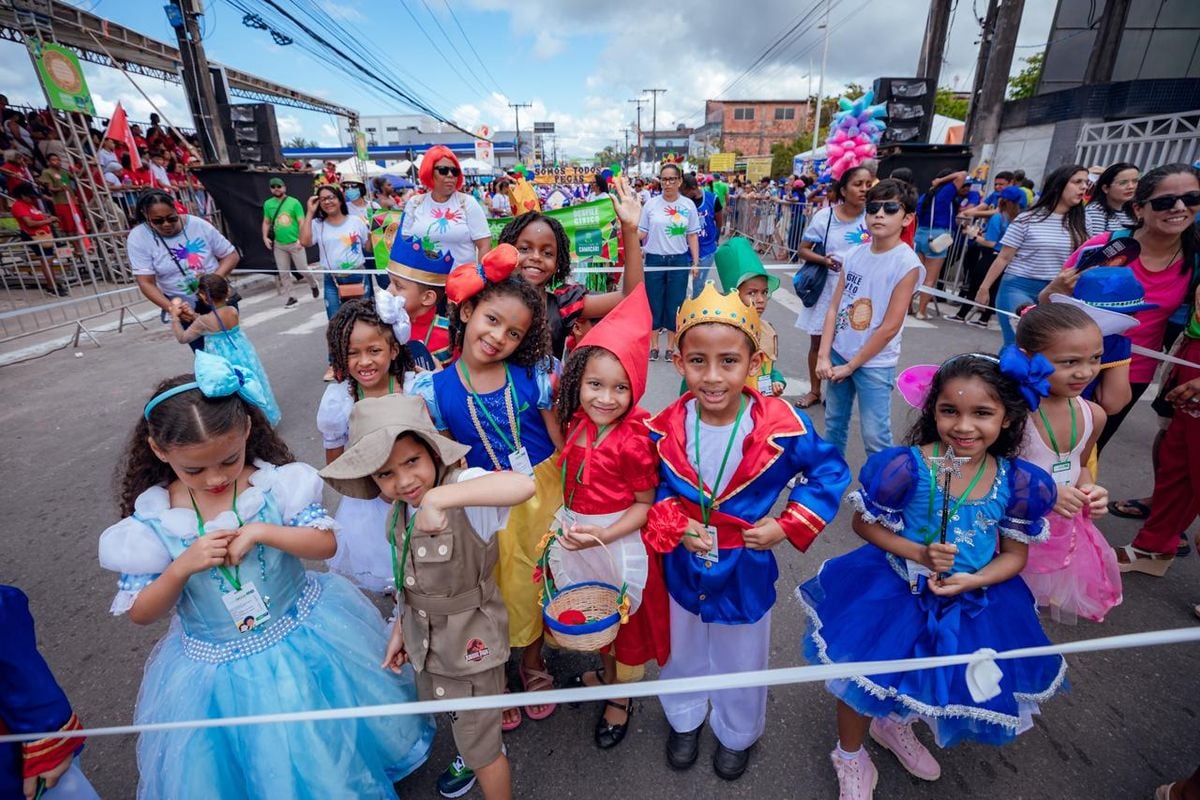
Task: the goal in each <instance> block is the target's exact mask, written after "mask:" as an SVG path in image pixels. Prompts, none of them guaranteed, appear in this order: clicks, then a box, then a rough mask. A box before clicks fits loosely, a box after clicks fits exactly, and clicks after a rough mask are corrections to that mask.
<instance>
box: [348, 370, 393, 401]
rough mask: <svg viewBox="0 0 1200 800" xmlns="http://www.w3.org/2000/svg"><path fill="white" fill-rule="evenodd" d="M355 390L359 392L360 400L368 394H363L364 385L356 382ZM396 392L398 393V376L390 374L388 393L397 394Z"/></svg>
mask: <svg viewBox="0 0 1200 800" xmlns="http://www.w3.org/2000/svg"><path fill="white" fill-rule="evenodd" d="M354 391H356V392H358V399H359V400H362V399H363V398H365V397H366V395H365V394H363V390H362V387H361V386H359V385H358V384H357V383H356V384H354ZM395 393H396V376H394V375H388V394H395Z"/></svg>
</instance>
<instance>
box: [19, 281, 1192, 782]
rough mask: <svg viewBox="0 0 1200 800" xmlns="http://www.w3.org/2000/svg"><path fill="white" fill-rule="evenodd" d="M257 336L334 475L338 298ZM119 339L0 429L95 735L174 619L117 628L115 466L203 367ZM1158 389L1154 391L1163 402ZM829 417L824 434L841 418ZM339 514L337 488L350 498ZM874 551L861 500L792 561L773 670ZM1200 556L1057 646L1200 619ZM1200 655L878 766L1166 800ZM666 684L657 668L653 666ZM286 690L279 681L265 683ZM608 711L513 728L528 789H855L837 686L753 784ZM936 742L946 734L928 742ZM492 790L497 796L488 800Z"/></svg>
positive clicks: (30, 590)
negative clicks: (839, 724)
mask: <svg viewBox="0 0 1200 800" xmlns="http://www.w3.org/2000/svg"><path fill="white" fill-rule="evenodd" d="M796 304H797V301H796V300H795V298H794V296H780V297H778V298H777V301H775V302H772V304H771V307H770V308H769V309H768V312H767V318H768V319H769V320H770V321H771V322H772V323H773V324H774V325H775V327H776V329H777V330H778V331H779V334H780V344H781V357H780V359H779V364H780V369H781V370H782V371H783V372H784V373H785V374H786V375H788V376H789V378H790V380H789V391H788V394H789V395H793V396H796V395H800V394H802V393H803V392H804V391H805V390H806V389H807V382H806V381H801V380H798V379H797V378H796V376H800V375H803V374H804V367H803V358H804V353H805V352H806V350H807V347H808V338H807V337H806V336H805V335H803V334H802V333H800V332H799V331H796V330H795V329H794V328H793V325H792V322H793V320H794V318H795V313H794V307H795V306H796ZM243 311H244V318H243V319H244V324H245V326H246V331H247V333H248V335H249V336H250V338H251V339H252V340H253V342H254V343H255V346H256V347H257V349H258V352H259V354H260V356H261V357H262V360H263V362H264V363H265V365H266V368H267V370H268V373H269V375H270V378H271V382H272V384H273V386H274V389H275V393H276V396H277V398H278V400H279V402H280V405H281V406H282V408H283V421H282V422H281V424H280V427H279V430H280V433H281V434H282V435H283V437H284V438H285V439H286V440H287V442H288V443H289V444H290V445H291V447H292V449H293V450H294V451H295V452H296V453H297V455H298V456H299V457H300V458H301V459H303V460H305V461H308V462H309V463H312V464H314V465H319V464H321V463H322V448H321V440H320V436H319V434H318V433H317V430H316V427H315V424H314V416H315V412H316V408H317V403H318V401H319V399H320V397H321V393H322V391H323V390H324V384H322V382H321V373H322V372H323V371H324V369H325V356H324V347H325V340H324V329H325V315H324V310H323V307H322V305H321V303H320V301H314V300H311V299H308V298H305V299H304V300H303V301H302V302H301V303H300V305H299V306H298V307H296V308H295V309H292V310H284V308H283V302H282V299H281V298H278V297H277V296H276V295H275V294H274V293H273V292H270V291H267V292H260V293H258V294H252V295H251V296H249V297H247V298H246V300H245V303H244V305H243ZM101 342H102V343H103V346H102V347H100V348H96V347H93V346H91V345H87V344H85V345H83V346H82V347H81V348H80V349H79V350H78V351H77V352H78V353H81V354H82V355H81V356H78V357H77V356H76V355H75V352H76V351H73V350H72V349H71V348H67V349H65V350H60V351H58V352H54V353H51V354H50V355H47V356H44V357H42V358H37V359H33V360H30V361H26V362H24V363H20V364H14V365H10V366H5V367H3V368H0V397H2V398H3V401H2V402H0V420H2V426H3V427H2V430H3V431H4V432H5V434H4V435H5V439H6V442H5V448H4V449H5V452H6V453H7V456H6V457H5V458H4V460H3V466H2V467H0V469H2V470H3V472H2V475H3V479H2V480H0V498H2V505H0V507H2V508H3V510H4V533H3V536H2V537H0V581H3V582H4V583H8V584H14V585H16V586H19V587H21V588H22V589H23V590H24V591H25V592H26V593H27V594H28V595H29V597H30V600H31V607H32V610H33V613H34V616H35V618H36V620H37V624H38V641H39V645H40V647H41V649H42V652H43V654H44V655H45V657H46V659H47V660H48V661H49V663H50V665H51V667H52V668H53V669H54V671H55V673H56V675H57V677H58V679H59V681H60V682H61V684H62V685H63V687H64V688H65V689H66V691H67V693H68V694H69V696H70V698H71V701H72V703H73V704H74V707H75V709H76V710H77V711H78V713H79V715H80V717H81V718H82V720H83V722H84V724H85V725H86V726H89V727H91V726H101V725H116V724H123V723H127V722H129V720H130V719H131V716H132V713H133V707H134V703H135V700H136V697H137V692H138V686H139V684H140V682H141V677H142V667H143V664H144V663H145V660H146V657H147V656H148V655H149V653H150V650H151V648H152V647H153V645H154V643H155V641H156V640H157V639H158V638H159V637H160V636H162V634H163V633H164V631H165V630H166V623H165V622H164V623H160V624H157V625H152V626H149V627H144V628H143V627H138V626H137V625H134V624H133V623H131V622H130V621H129V620H128V619H125V618H117V617H112V616H110V615H109V613H108V607H109V602H110V600H111V598H112V594H113V592H114V591H115V590H116V576H115V575H113V574H110V573H106V572H104V571H103V570H101V569H100V566H99V564H98V563H97V555H96V552H97V547H96V544H97V539H98V537H99V535H100V532H101V531H102V530H104V528H105V527H106V526H108V525H110V524H112V523H113V522H114V521H116V519H117V511H116V502H115V499H114V495H115V484H114V469H115V468H116V465H117V462H118V460H119V458H120V456H121V452H122V448H123V446H124V442H125V441H126V439H127V437H128V436H129V434H130V432H131V431H132V429H133V427H134V424H135V422H136V421H137V419H138V414H139V413H140V411H141V407H142V404H143V403H144V402H145V400H146V398H147V394H148V392H149V391H150V389H151V388H152V386H153V385H154V384H155V383H156V382H157V381H158V380H160V379H161V378H164V377H166V376H169V375H173V374H176V373H181V372H186V371H189V369H190V351H189V350H188V349H187V348H186V347H185V346H183V345H180V344H177V343H176V342H175V341H174V339H173V337H172V336H171V335H170V333H169V331H168V330H167V328H166V327H165V326H160V325H158V324H157V322H154V323H152V324H151V331H150V332H143V331H141V330H139V329H137V328H133V329H129V330H127V331H126V332H125V333H123V334H116V333H109V334H104V335H103V336H102V338H101ZM999 344H1000V336H999V333H998V332H997V331H996V330H991V331H983V330H978V329H974V328H967V327H964V326H962V325H955V324H953V323H950V322H943V321H937V322H935V323H921V322H915V321H910V324H909V327H908V328H907V329H906V331H905V333H904V345H903V355H902V357H901V358H902V365H908V364H914V363H930V362H940V361H941V360H943V359H944V358H945V357H946V356H948V355H950V354H952V353H957V352H963V351H968V350H982V351H993V352H994V351H995V350H996V349H997V348H998V347H999ZM678 386H679V377H678V376H677V375H676V374H675V371H674V369H673V367H671V366H670V365H668V364H664V363H661V362H659V363H655V364H652V365H651V367H650V388H649V391H648V396H647V397H646V399H645V403H644V404H645V406H646V408H647V409H649V410H651V411H657V410H658V409H660V408H662V407H663V406H665V405H666V404H667V403H669V402H670V401H671V400H672V399H674V396H675V393H676V391H677V389H678ZM1151 394H1152V393H1151ZM813 411H814V413H813V414H812V417H813V421H814V423H815V425H816V428H817V429H818V430H822V429H823V420H822V413H821V409H820V408H816V409H814V410H813ZM911 420H912V417H911V411H910V409H908V407H907V406H906V405H904V402H903V400H902V399H901V398H900V397H899V395H896V396H895V399H894V403H893V421H894V428H895V432H896V435H897V437H899V436H900V435H902V434H903V432H904V431H905V429H906V428H907V426H908V424H909V423H910V422H911ZM853 430H854V431H855V433H854V434H853V435H852V437H851V446H850V452H849V454H848V458H849V461H850V464H851V467H852V469H853V470H854V471H855V472H857V470H858V468H859V467H860V466H861V464H862V462H863V453H862V448H861V444H860V443H859V437H858V434H857V420H855V422H854V428H853ZM1155 430H1156V420H1155V417H1154V415H1153V413H1152V411H1151V409H1150V406H1149V404H1148V403H1142V404H1141V405H1140V406H1139V408H1138V409H1137V411H1136V412H1135V413H1134V414H1132V415H1131V417H1130V419H1129V420H1128V421H1127V422H1126V424H1125V427H1124V428H1123V429H1122V431H1121V433H1120V434H1119V435H1118V437H1117V438H1116V439H1115V440H1114V441H1113V443H1112V444H1111V446H1110V448H1109V450H1108V451H1106V452H1105V454H1104V460H1103V462H1102V464H1101V469H1100V476H1099V481H1100V483H1102V484H1103V485H1105V486H1107V487H1108V488H1109V489H1110V491H1111V492H1112V495H1113V497H1115V498H1120V497H1140V496H1142V495H1143V494H1147V493H1148V492H1149V490H1150V488H1151V484H1152V471H1151V466H1150V456H1149V444H1150V441H1151V439H1152V437H1153V435H1154V432H1155ZM327 499H328V501H329V502H330V504H331V505H332V504H333V503H335V502H336V501H335V498H334V497H333V496H332V495H330V496H329V497H328V498H327ZM1099 527H1100V529H1101V530H1102V531H1103V532H1104V534H1105V535H1106V536H1107V537H1108V538H1109V539H1110V541H1112V542H1113V543H1118V544H1121V543H1126V542H1128V541H1129V540H1130V539H1131V538H1132V536H1133V534H1134V533H1135V531H1136V523H1134V522H1130V521H1125V520H1118V519H1111V518H1105V519H1102V520H1101V521H1100V523H1099ZM858 543H859V540H858V538H857V537H856V536H855V534H854V533H853V532H852V531H851V530H850V513H849V510H848V508H846V507H844V506H843V509H842V511H841V513H840V514H839V515H838V517H837V519H836V520H835V521H834V522H833V524H832V525H830V526H829V528H828V529H827V530H826V531H825V532H824V533H823V534H822V536H821V537H820V538H819V539H818V540H817V542H816V543H815V544H814V545H813V547H812V548H811V550H810V551H809V552H808V553H804V554H801V553H798V552H796V551H795V550H793V549H791V548H790V547H788V546H787V545H786V544H785V545H782V546H780V547H779V548H778V550H777V555H778V557H779V563H780V577H779V582H778V584H777V587H776V588H777V590H778V593H779V600H778V602H777V604H776V606H775V609H774V617H773V623H772V648H771V662H770V663H771V666H794V665H797V664H800V663H802V661H801V658H800V654H799V641H800V636H801V633H802V630H803V621H802V614H801V612H800V609H799V606H798V605H797V603H796V602H795V601H794V600H793V599H792V590H793V589H794V588H795V586H796V585H797V584H798V583H800V582H802V581H803V580H804V579H806V578H808V577H809V576H811V575H813V574H814V573H815V572H816V570H817V569H818V567H819V565H820V564H821V562H822V560H823V559H826V558H829V557H832V556H836V555H839V554H841V553H844V552H847V551H848V550H850V549H852V548H853V547H855V546H857V544H858ZM1198 565H1200V559H1198V558H1197V557H1196V556H1195V555H1193V556H1191V557H1189V558H1186V559H1182V560H1180V561H1177V562H1176V563H1175V564H1174V565H1173V567H1172V568H1171V571H1170V572H1169V573H1168V574H1167V576H1166V577H1164V578H1161V579H1156V578H1151V577H1147V576H1142V575H1134V576H1130V577H1129V578H1128V580H1127V581H1126V583H1125V593H1126V596H1125V602H1124V604H1123V605H1121V606H1120V607H1118V608H1117V609H1115V610H1114V611H1113V612H1112V614H1111V615H1110V617H1109V619H1108V620H1107V621H1106V622H1104V623H1103V624H1100V625H1097V624H1092V623H1086V622H1085V623H1081V624H1079V625H1077V626H1063V625H1058V624H1055V623H1053V622H1050V621H1049V620H1047V621H1046V623H1045V624H1046V629H1047V632H1048V634H1049V636H1050V638H1051V639H1052V640H1054V641H1071V640H1078V639H1085V638H1093V637H1097V636H1105V635H1115V634H1122V633H1132V632H1138V631H1147V630H1156V629H1165V628H1177V627H1186V626H1193V625H1197V624H1200V621H1198V620H1197V619H1196V618H1195V617H1194V616H1193V615H1192V605H1193V604H1195V603H1197V602H1200V581H1198V580H1197V576H1198V575H1200V566H1198ZM548 660H549V664H550V668H551V670H552V671H553V672H554V673H555V674H556V675H557V677H558V678H559V679H560V680H565V679H567V678H568V677H569V676H570V675H572V674H574V673H575V672H577V671H579V670H581V669H583V668H585V667H587V666H589V661H588V659H587V658H585V657H582V656H576V655H565V654H558V653H550V654H549V655H548ZM1198 663H1200V648H1198V647H1196V646H1188V647H1163V648H1155V649H1147V650H1127V651H1121V652H1104V653H1097V654H1091V655H1080V656H1075V657H1073V658H1071V659H1070V671H1069V677H1070V681H1071V691H1070V693H1069V694H1067V695H1065V696H1062V697H1060V698H1057V699H1054V700H1052V701H1050V702H1049V703H1047V704H1046V705H1045V706H1044V707H1043V715H1042V716H1041V717H1039V718H1037V720H1036V724H1035V727H1034V729H1033V730H1030V731H1029V732H1027V733H1026V734H1025V735H1023V736H1021V737H1020V738H1019V740H1018V741H1017V742H1016V743H1014V744H1012V745H1010V746H1008V747H1004V748H1002V749H996V748H992V747H985V746H978V745H962V746H959V747H956V748H953V749H951V750H948V751H941V752H938V751H935V752H936V753H937V755H938V757H939V759H940V761H941V764H942V769H943V776H942V778H941V780H940V781H939V782H937V783H933V784H927V783H922V782H920V781H918V780H917V779H915V778H912V777H910V776H909V775H908V774H907V773H906V772H904V771H903V770H902V769H901V768H900V767H899V765H898V764H897V762H896V760H895V759H894V758H893V757H892V756H891V755H890V754H888V753H887V752H886V751H882V750H880V749H878V748H875V747H874V746H872V748H873V749H872V753H873V756H874V758H875V763H876V764H877V766H878V767H879V771H880V782H879V790H878V792H877V796H878V797H881V798H882V797H886V798H912V799H914V800H915V799H916V798H945V797H981V798H992V797H995V798H1001V797H1003V798H1010V799H1011V800H1016V799H1017V798H1097V799H1098V800H1105V799H1107V798H1113V800H1116V799H1118V798H1120V799H1124V798H1150V797H1152V796H1153V791H1154V787H1155V786H1157V785H1158V784H1160V783H1163V782H1165V781H1168V780H1170V779H1172V778H1174V777H1179V776H1183V775H1186V774H1189V773H1190V772H1191V771H1192V770H1193V769H1195V768H1196V765H1197V763H1198V762H1200V736H1198V734H1197V731H1198V722H1200V721H1198V719H1197V716H1198V714H1200V670H1197V664H1198ZM651 672H652V673H653V670H652V671H651ZM259 688H260V690H262V691H270V687H259ZM598 713H599V708H598V706H595V705H588V706H582V707H577V708H570V707H560V708H559V709H558V711H557V712H556V713H555V714H554V715H553V716H552V717H550V718H549V719H548V720H546V721H542V722H533V721H530V720H528V719H526V720H525V721H524V723H523V724H522V726H521V727H520V728H519V729H518V730H517V731H515V732H513V733H511V734H508V735H507V736H506V741H507V744H508V748H509V757H510V759H511V761H512V764H513V775H514V781H515V796H516V797H520V798H553V799H554V800H564V799H565V798H592V797H648V796H657V797H663V798H682V797H687V798H715V797H727V798H741V797H746V798H748V797H754V798H810V797H812V798H829V797H836V795H837V782H836V778H835V776H834V773H833V770H832V767H831V766H830V764H829V752H830V750H831V749H832V747H833V745H834V743H835V738H836V734H835V731H834V704H833V701H832V699H831V698H830V696H829V695H828V694H826V692H825V691H824V689H823V688H822V687H821V686H820V685H816V684H803V685H792V686H785V687H779V688H773V689H771V691H770V701H769V705H768V719H767V730H766V734H765V735H764V736H763V738H762V739H761V741H760V742H759V743H758V745H757V746H756V747H755V750H754V753H753V758H752V761H751V765H750V768H749V771H748V772H747V773H746V774H745V775H744V776H743V777H742V779H741V780H739V781H737V782H735V783H726V782H724V781H722V780H720V779H719V778H717V777H716V776H715V775H714V773H713V771H712V769H711V767H710V765H709V763H708V761H709V759H710V757H711V753H712V750H713V748H714V747H715V742H714V740H713V739H712V736H711V734H709V733H706V734H705V735H704V738H703V742H702V750H701V760H700V761H699V762H698V763H697V764H696V766H695V767H693V768H692V769H691V770H690V771H688V772H685V773H676V772H673V771H671V770H670V769H669V768H668V766H667V764H666V762H665V759H664V756H663V746H664V741H665V737H666V732H667V725H666V722H665V720H664V717H663V714H662V710H661V708H660V707H659V705H658V703H657V702H656V701H654V700H644V701H640V702H639V703H638V705H637V709H636V713H635V714H634V717H633V721H632V727H631V730H630V733H629V736H628V737H627V739H626V740H625V742H624V743H623V744H622V745H621V746H620V747H618V748H617V749H615V750H613V751H600V750H598V749H597V748H596V747H595V745H594V744H593V743H592V727H593V723H594V721H595V717H596V715H597V714H598ZM439 726H440V727H439V735H438V738H437V741H436V744H435V747H434V752H433V755H432V756H431V758H430V760H429V761H428V763H427V764H426V765H425V766H424V767H423V768H421V769H420V770H419V771H417V772H416V773H415V774H414V775H412V776H411V777H409V778H408V779H407V780H406V781H405V782H404V783H402V784H400V786H399V789H400V790H401V793H402V795H404V796H407V797H421V798H425V797H433V796H436V791H435V789H434V782H435V780H436V778H437V776H438V773H439V772H440V771H441V769H442V768H443V767H444V766H445V765H446V764H447V762H448V761H449V759H450V758H451V757H452V756H453V754H454V748H453V743H452V741H451V738H450V735H449V727H448V724H447V723H446V721H445V720H441V721H439ZM919 730H920V735H921V736H922V738H923V739H924V740H925V741H926V742H931V737H930V736H929V735H928V731H927V730H925V729H924V728H923V727H920V726H919ZM134 744H135V742H134V739H133V738H132V737H109V738H98V739H94V740H92V741H90V742H89V743H88V745H87V749H86V751H85V754H84V758H83V768H84V770H85V772H86V773H87V774H88V776H89V777H90V778H91V780H92V781H93V783H94V784H95V786H96V788H97V789H98V790H99V792H100V794H101V795H102V796H103V797H105V798H127V797H133V796H134V793H135V786H136V782H137V767H136V759H135V749H134ZM474 796H479V795H478V794H476V795H474Z"/></svg>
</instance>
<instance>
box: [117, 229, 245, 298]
mask: <svg viewBox="0 0 1200 800" xmlns="http://www.w3.org/2000/svg"><path fill="white" fill-rule="evenodd" d="M180 220H181V222H182V223H183V228H182V230H180V232H179V233H177V234H175V235H174V236H166V237H161V236H159V235H158V234H156V233H155V232H154V231H152V230H151V229H150V226H149V225H147V224H144V223H143V224H141V225H138V226H137V227H135V228H134V229H133V230H131V231H130V232H129V240H128V241H127V242H126V249H127V250H128V251H129V265H130V266H131V267H133V274H134V275H153V276H154V282H155V284H156V285H157V286H158V288H159V290H160V291H162V293H163V294H165V295H166V296H167V297H179V298H181V299H183V300H186V301H187V302H188V303H190V304H192V305H195V303H196V289H197V287H198V285H199V281H200V276H202V275H207V274H208V273H210V272H216V271H217V267H218V266H219V264H218V262H219V261H220V259H222V258H224V257H225V256H227V255H229V254H230V253H232V252H233V251H234V247H233V244H231V243H230V241H229V240H228V239H226V238H225V237H224V236H222V235H221V232H220V231H218V230H217V229H216V228H214V227H213V226H212V225H210V224H209V223H207V222H205V221H204V220H202V219H200V218H198V217H193V216H191V215H190V214H181V215H180Z"/></svg>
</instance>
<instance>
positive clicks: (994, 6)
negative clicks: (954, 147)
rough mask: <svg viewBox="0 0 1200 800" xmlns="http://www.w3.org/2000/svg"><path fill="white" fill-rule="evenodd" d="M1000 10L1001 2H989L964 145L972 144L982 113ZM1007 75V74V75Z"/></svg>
mask: <svg viewBox="0 0 1200 800" xmlns="http://www.w3.org/2000/svg"><path fill="white" fill-rule="evenodd" d="M999 9H1000V0H988V7H987V13H986V14H985V16H984V18H983V28H982V29H980V31H979V58H978V59H976V61H975V80H974V82H973V83H972V85H971V97H970V100H969V102H968V105H967V124H966V129H965V131H964V133H963V143H964V144H970V143H971V140H972V136H973V134H974V131H975V125H976V121H977V119H978V117H979V113H980V111H981V109H980V107H979V96H980V94H981V93H982V92H983V82H984V80H986V79H987V71H988V58H989V57H990V56H991V52H992V42H993V41H994V40H995V37H996V16H997V13H998V12H999ZM1005 74H1006V75H1007V72H1006V73H1005Z"/></svg>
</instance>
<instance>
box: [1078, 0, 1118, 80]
mask: <svg viewBox="0 0 1200 800" xmlns="http://www.w3.org/2000/svg"><path fill="white" fill-rule="evenodd" d="M1129 6H1130V0H1109V2H1107V3H1105V4H1104V12H1103V14H1102V15H1101V17H1100V21H1099V25H1100V30H1099V31H1098V32H1097V33H1096V41H1095V44H1093V45H1092V52H1091V55H1090V56H1088V65H1087V72H1085V73H1084V75H1083V82H1084V83H1085V84H1091V83H1108V82H1109V81H1111V80H1112V74H1113V67H1114V66H1115V65H1116V62H1117V51H1118V50H1120V49H1121V47H1120V45H1121V32H1122V31H1124V30H1125V21H1126V19H1127V18H1128V16H1129Z"/></svg>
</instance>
